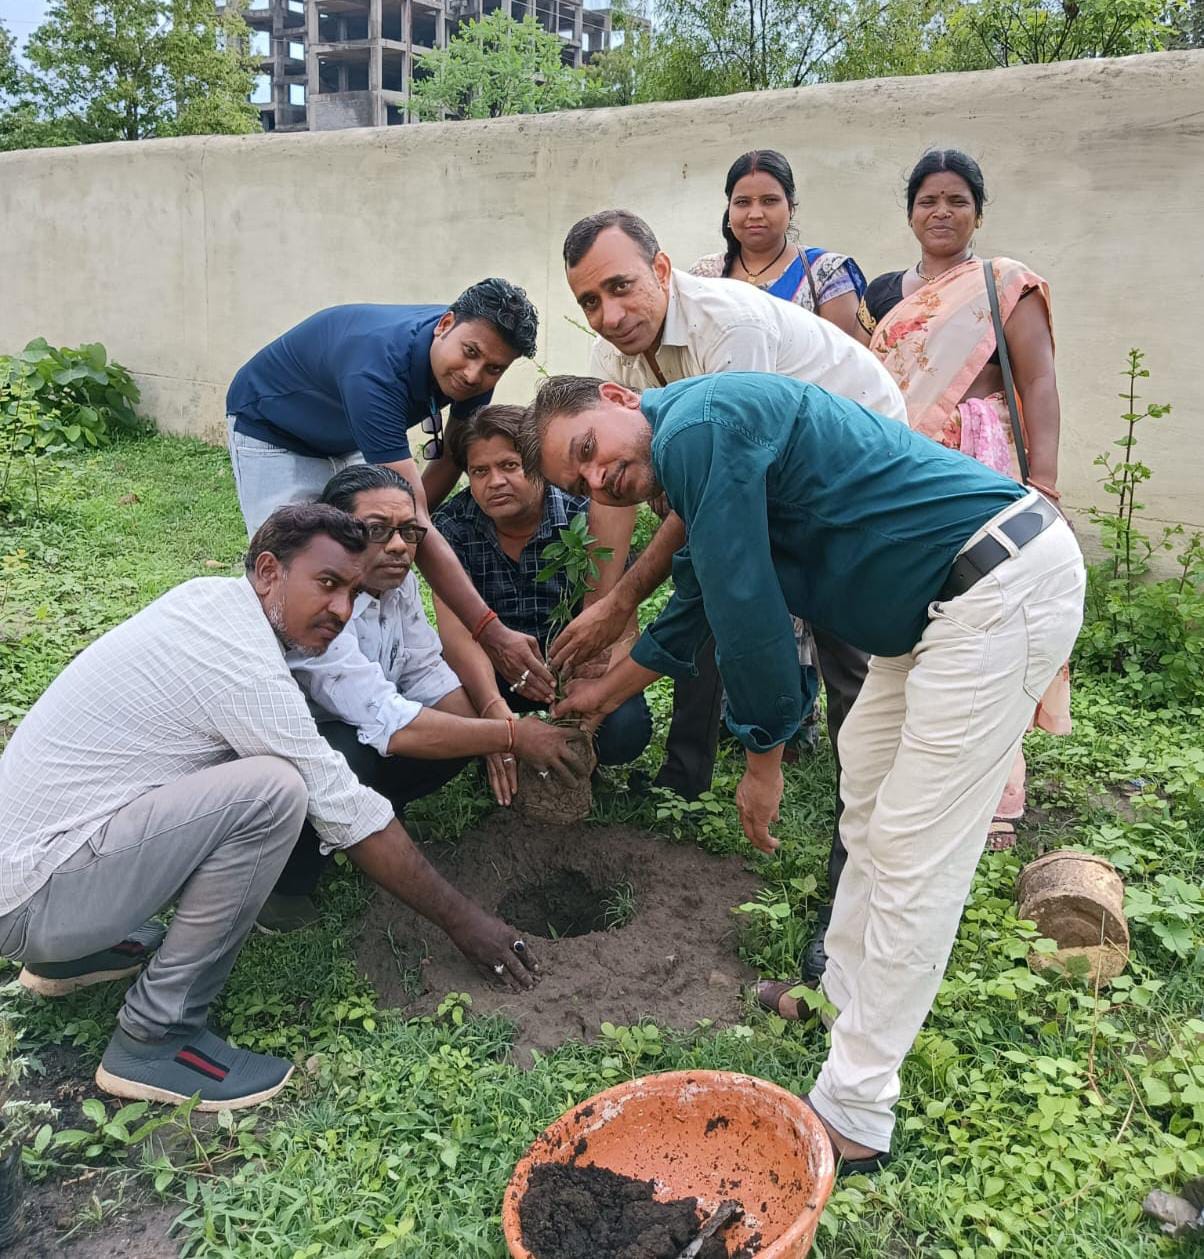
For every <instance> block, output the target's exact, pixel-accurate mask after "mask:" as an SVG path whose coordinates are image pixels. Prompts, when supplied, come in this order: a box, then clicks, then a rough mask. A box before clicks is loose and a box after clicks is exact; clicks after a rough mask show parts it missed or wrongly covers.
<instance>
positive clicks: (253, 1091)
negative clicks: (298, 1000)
mask: <svg viewBox="0 0 1204 1259" xmlns="http://www.w3.org/2000/svg"><path fill="white" fill-rule="evenodd" d="M292 1073H293V1065H292V1063H291V1062H286V1061H285V1060H284V1059H283V1058H273V1057H272V1056H271V1055H270V1054H253V1053H251V1051H250V1050H249V1049H238V1048H236V1047H235V1046H234V1045H231V1044H229V1043H228V1042H226V1041H224V1040H222V1038H221V1037H220V1036H215V1035H214V1034H213V1033H212V1032H210V1031H208V1030H202V1031H199V1032H192V1033H189V1034H188V1035H184V1036H170V1037H168V1038H167V1039H165V1040H158V1041H144V1040H137V1039H135V1038H134V1037H133V1036H131V1035H129V1033H128V1032H125V1031H123V1030H122V1029H121V1028H120V1027H119V1028H118V1029H117V1030H116V1031H115V1032H114V1033H113V1039H112V1040H110V1041H109V1047H108V1048H107V1049H106V1050H105V1052H104V1057H103V1058H102V1059H101V1060H100V1066H99V1067H98V1068H97V1070H96V1083H97V1084H98V1085H99V1086H100V1087H101V1088H102V1089H104V1091H105V1092H106V1093H112V1094H113V1096H114V1097H126V1098H131V1099H133V1100H135V1101H146V1102H173V1103H177V1104H178V1103H179V1102H184V1101H187V1100H188V1099H189V1098H190V1097H192V1095H193V1094H194V1093H199V1094H200V1097H201V1100H200V1103H199V1105H198V1106H197V1110H237V1109H239V1107H242V1106H255V1105H257V1104H258V1103H259V1102H266V1101H267V1100H268V1098H269V1097H275V1095H276V1094H277V1093H279V1092H280V1090H281V1089H282V1088H284V1086H285V1084H286V1083H287V1082H288V1078H289V1076H290V1075H292Z"/></svg>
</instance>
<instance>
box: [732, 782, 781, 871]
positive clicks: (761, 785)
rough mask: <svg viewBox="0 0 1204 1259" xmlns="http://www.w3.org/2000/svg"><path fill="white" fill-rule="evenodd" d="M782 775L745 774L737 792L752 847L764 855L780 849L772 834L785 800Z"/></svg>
mask: <svg viewBox="0 0 1204 1259" xmlns="http://www.w3.org/2000/svg"><path fill="white" fill-rule="evenodd" d="M783 786H784V784H783V781H782V771H781V769H780V768H779V769H778V770H777V771H776V773H774V774H772V775H756V774H752V773H749V772H747V771H746V772H745V774H744V777H743V778H741V779H740V785H739V786H738V787H737V788H736V808H737V809H739V810H740V825H741V826H742V827H743V828H744V834H745V835H746V836H748V840H749V843H751V844H752V846H753V847H754V848H759V849H760V850H761V851H762V852H773V851H774V850H775V849H776V848H777V847H778V840H776V839H775V838H774V837H773V836H772V835H771V834H770V833H769V828H770V826H771V825H772V824H773V823H774V822H776V821H777V820H778V805H779V803H780V802H781V799H782V788H783Z"/></svg>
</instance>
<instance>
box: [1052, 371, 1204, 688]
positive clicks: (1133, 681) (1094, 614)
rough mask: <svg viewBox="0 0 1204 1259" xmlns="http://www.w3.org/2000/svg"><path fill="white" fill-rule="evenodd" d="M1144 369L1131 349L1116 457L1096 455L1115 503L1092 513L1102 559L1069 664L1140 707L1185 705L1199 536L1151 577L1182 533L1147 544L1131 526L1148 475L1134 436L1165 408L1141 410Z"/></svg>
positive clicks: (1197, 611)
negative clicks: (1125, 692)
mask: <svg viewBox="0 0 1204 1259" xmlns="http://www.w3.org/2000/svg"><path fill="white" fill-rule="evenodd" d="M1144 363H1145V355H1144V354H1143V353H1142V352H1141V351H1140V350H1137V349H1132V350H1130V351H1129V362H1128V365H1127V367H1126V368H1125V371H1124V375H1125V376H1126V378H1127V380H1128V386H1127V388H1126V390H1125V391H1124V392H1123V393H1122V394H1121V395H1120V396H1121V398H1122V399H1123V400H1124V401H1125V403H1126V405H1127V410H1126V411H1125V413H1124V415H1123V416H1122V417H1121V418H1122V419H1123V420H1124V423H1125V430H1124V432H1123V434H1122V435H1121V436H1120V437H1119V438H1118V439H1117V440H1116V442H1115V443H1114V445H1115V446H1117V447H1118V448H1119V449H1120V452H1121V453H1120V454H1119V455H1112V454H1109V453H1108V452H1106V451H1105V452H1104V453H1102V454H1100V455H1099V456H1098V457H1097V458H1096V459H1095V464H1096V466H1097V467H1100V468H1103V470H1104V477H1103V486H1104V490H1105V492H1106V493H1108V494H1110V495H1112V496H1113V498H1114V499H1115V507H1114V508H1112V509H1110V510H1103V509H1101V508H1098V507H1093V508H1092V509H1091V512H1090V517H1091V520H1092V522H1093V523H1094V524H1096V525H1097V526H1098V527H1099V530H1100V536H1101V539H1102V541H1103V544H1104V549H1105V551H1106V553H1107V555H1108V558H1107V560H1105V561H1104V563H1102V564H1099V565H1095V566H1093V568H1092V570H1091V573H1090V575H1089V582H1088V590H1087V611H1088V619H1087V624H1086V625H1085V627H1084V630H1083V633H1082V635H1081V636H1080V639H1079V645H1078V648H1077V652H1076V660H1077V662H1078V663H1079V664H1082V665H1085V666H1086V667H1088V668H1093V669H1095V670H1098V671H1101V672H1107V673H1115V674H1119V675H1121V677H1122V678H1123V679H1124V680H1125V682H1126V683H1127V685H1128V687H1129V689H1130V690H1131V691H1132V692H1134V693H1135V695H1136V697H1137V699H1138V701H1139V702H1141V703H1149V702H1151V701H1160V700H1166V699H1170V700H1180V701H1182V700H1192V699H1194V698H1196V697H1198V696H1199V695H1200V694H1201V693H1204V540H1202V539H1201V535H1200V534H1194V535H1193V536H1191V537H1190V538H1189V539H1188V540H1187V543H1186V545H1185V546H1183V547H1182V549H1181V550H1180V552H1179V554H1178V556H1177V561H1176V563H1177V567H1178V569H1179V573H1178V576H1176V577H1171V578H1163V579H1160V580H1154V579H1152V578H1151V575H1150V568H1151V561H1152V559H1153V557H1154V555H1155V554H1156V553H1158V552H1168V551H1172V550H1173V549H1174V545H1175V541H1174V540H1175V539H1176V538H1177V537H1178V536H1181V535H1182V533H1183V528H1182V526H1181V525H1176V526H1172V527H1169V528H1166V529H1164V530H1163V531H1162V532H1161V534H1160V535H1158V537H1157V538H1156V539H1154V540H1151V538H1150V537H1149V536H1147V535H1146V534H1145V533H1143V532H1142V531H1141V530H1140V528H1139V527H1138V525H1137V523H1136V522H1137V520H1138V518H1139V516H1140V513H1142V512H1143V511H1144V510H1145V504H1144V503H1142V502H1141V501H1140V500H1139V499H1138V494H1139V493H1140V491H1141V486H1142V485H1144V484H1146V482H1148V481H1149V480H1150V478H1151V477H1152V476H1153V471H1152V469H1151V468H1150V467H1149V465H1148V464H1146V463H1144V462H1143V461H1142V460H1141V458H1140V457H1139V456H1138V454H1137V450H1136V447H1137V435H1138V430H1139V428H1140V427H1141V426H1143V425H1145V424H1147V423H1149V422H1150V421H1151V420H1157V419H1161V418H1162V417H1163V416H1165V415H1167V414H1168V413H1169V411H1170V406H1169V405H1168V404H1166V403H1158V402H1151V403H1147V404H1146V405H1145V406H1144V407H1142V406H1141V405H1140V404H1141V397H1140V395H1139V394H1138V392H1137V387H1138V382H1139V381H1141V380H1145V379H1147V378H1148V377H1149V374H1150V373H1149V369H1148V368H1147V367H1146V366H1145V365H1144Z"/></svg>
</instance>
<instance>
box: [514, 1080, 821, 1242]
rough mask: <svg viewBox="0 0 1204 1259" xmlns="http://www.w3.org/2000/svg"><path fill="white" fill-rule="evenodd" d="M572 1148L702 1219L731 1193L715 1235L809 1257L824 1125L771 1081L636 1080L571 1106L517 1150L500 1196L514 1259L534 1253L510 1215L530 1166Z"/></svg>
mask: <svg viewBox="0 0 1204 1259" xmlns="http://www.w3.org/2000/svg"><path fill="white" fill-rule="evenodd" d="M583 1142H584V1144H582V1143H583ZM574 1154H576V1162H577V1163H578V1164H579V1165H581V1166H589V1165H591V1164H595V1165H597V1166H599V1167H606V1168H609V1169H610V1170H611V1171H613V1172H619V1173H620V1174H622V1175H625V1176H636V1177H638V1178H639V1179H641V1180H653V1181H655V1182H656V1196H657V1197H658V1198H660V1199H663V1200H669V1199H672V1198H685V1197H695V1198H697V1199H698V1205H699V1207H700V1208H701V1210H702V1211H704V1212H706V1213H707V1214H709V1213H710V1212H712V1211H714V1210H715V1209H716V1207H718V1206H719V1204H720V1203H721V1202H723V1201H724V1200H725V1199H728V1198H735V1199H737V1200H738V1201H739V1202H741V1203H742V1204H743V1206H744V1209H745V1215H744V1218H743V1219H742V1220H741V1221H739V1222H738V1223H735V1224H733V1225H732V1226H731V1227H730V1228H728V1229H727V1230H726V1232H724V1233H723V1236H724V1238H725V1239H726V1241H727V1244H728V1251H729V1253H731V1252H732V1251H734V1250H735V1249H736V1248H737V1247H739V1246H741V1245H743V1244H744V1243H746V1242H747V1241H748V1240H749V1239H750V1238H751V1237H753V1236H755V1235H757V1234H759V1235H760V1247H759V1249H758V1250H757V1256H758V1259H800V1257H801V1256H802V1255H805V1254H807V1252H808V1251H809V1250H810V1249H811V1243H812V1242H813V1241H814V1240H815V1230H816V1228H817V1227H818V1226H819V1217H820V1215H821V1214H822V1213H823V1209H824V1204H825V1203H826V1202H827V1200H828V1195H829V1194H830V1193H831V1192H832V1181H833V1177H834V1175H835V1167H834V1164H833V1159H832V1145H831V1142H830V1141H829V1140H828V1134H827V1133H826V1132H825V1131H824V1127H823V1124H821V1123H820V1121H819V1119H818V1118H816V1116H815V1115H814V1114H813V1113H812V1111H811V1109H810V1108H809V1107H808V1106H807V1105H806V1104H805V1103H804V1102H803V1101H802V1100H801V1099H800V1098H798V1097H795V1095H794V1094H793V1093H788V1092H787V1091H786V1090H785V1089H783V1088H779V1087H778V1086H777V1085H776V1084H770V1083H769V1082H768V1081H766V1080H758V1079H756V1078H755V1077H753V1076H750V1075H737V1074H736V1073H735V1072H731V1071H667V1072H665V1073H664V1074H662V1075H646V1076H643V1077H641V1078H640V1079H638V1080H632V1081H630V1082H629V1083H627V1084H620V1085H617V1086H616V1087H615V1088H611V1089H607V1090H606V1091H605V1092H604V1093H598V1094H596V1095H595V1096H594V1097H591V1098H589V1100H588V1101H585V1102H582V1103H581V1105H579V1106H574V1107H573V1109H572V1110H571V1111H569V1112H568V1113H567V1114H564V1115H561V1117H560V1118H559V1119H557V1120H556V1122H555V1123H553V1124H551V1125H550V1126H549V1127H548V1128H547V1129H546V1130H545V1131H544V1132H543V1133H542V1134H541V1135H540V1136H539V1137H538V1138H536V1140H535V1142H534V1144H533V1145H532V1146H531V1148H530V1149H529V1150H528V1151H527V1153H526V1154H525V1155H523V1157H522V1159H521V1161H520V1162H519V1164H518V1166H517V1167H516V1168H515V1169H514V1174H513V1175H512V1176H511V1177H510V1183H509V1185H507V1187H506V1196H505V1198H504V1200H503V1202H502V1228H503V1230H504V1232H505V1236H506V1245H507V1246H508V1247H509V1248H510V1254H511V1255H512V1256H514V1259H534V1257H533V1256H532V1254H531V1252H530V1251H529V1250H528V1249H527V1248H526V1246H524V1245H523V1240H522V1227H521V1225H520V1223H519V1216H518V1206H519V1203H520V1202H521V1201H522V1197H523V1194H524V1193H525V1192H526V1189H527V1179H528V1177H529V1176H530V1174H531V1168H532V1167H533V1166H534V1165H535V1164H537V1163H567V1162H569V1161H570V1159H572V1158H573V1156H574ZM598 1259H605V1257H604V1256H599V1257H598Z"/></svg>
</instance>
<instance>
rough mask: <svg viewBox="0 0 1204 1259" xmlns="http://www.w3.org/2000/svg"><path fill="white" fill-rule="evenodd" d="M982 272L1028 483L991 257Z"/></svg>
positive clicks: (1023, 478) (1005, 392)
mask: <svg viewBox="0 0 1204 1259" xmlns="http://www.w3.org/2000/svg"><path fill="white" fill-rule="evenodd" d="M982 274H983V278H984V279H985V280H986V283H987V297H988V299H989V300H990V303H991V322H992V323H993V324H994V325H995V348H996V349H997V350H998V351H999V366H1000V368H1001V369H1002V371H1003V396H1004V397H1005V398H1006V399H1007V404H1008V416H1009V418H1010V419H1011V421H1012V439H1013V441H1014V442H1015V443H1016V461H1017V463H1019V464H1020V479H1021V481H1023V482H1024V484H1025V485H1027V484H1028V451H1026V450H1025V449H1024V431H1023V430H1022V429H1021V427H1020V409H1019V407H1017V405H1016V382H1015V380H1013V378H1012V360H1011V357H1010V356H1009V354H1008V343H1007V338H1006V337H1005V336H1004V335H1003V318H1002V317H1001V315H1000V313H999V291H998V289H996V287H995V266H994V263H993V262H992V260H991V259H990V258H984V259H983V263H982Z"/></svg>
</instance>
